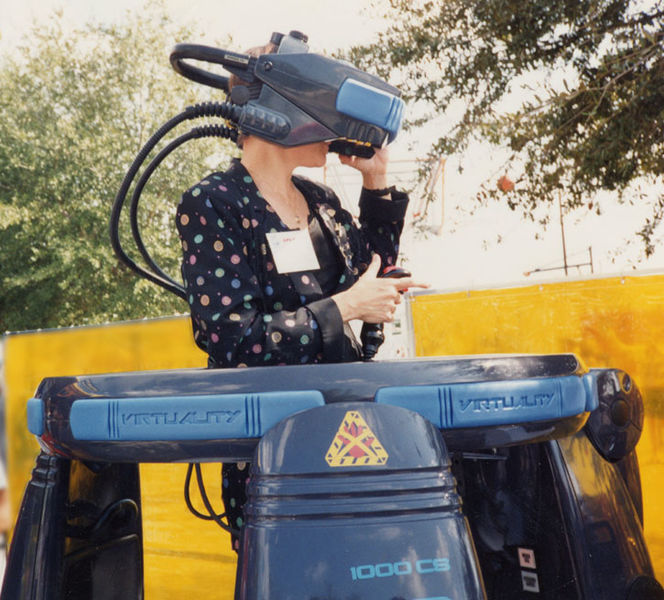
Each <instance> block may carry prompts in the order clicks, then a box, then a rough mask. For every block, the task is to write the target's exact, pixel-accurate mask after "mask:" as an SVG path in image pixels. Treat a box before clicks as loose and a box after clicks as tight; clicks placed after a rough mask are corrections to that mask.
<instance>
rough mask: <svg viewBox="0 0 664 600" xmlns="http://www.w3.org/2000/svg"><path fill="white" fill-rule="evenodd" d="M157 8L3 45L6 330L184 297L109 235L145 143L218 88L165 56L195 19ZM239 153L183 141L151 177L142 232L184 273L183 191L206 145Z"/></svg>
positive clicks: (145, 313) (54, 22)
mask: <svg viewBox="0 0 664 600" xmlns="http://www.w3.org/2000/svg"><path fill="white" fill-rule="evenodd" d="M155 10H156V11H157V12H158V11H159V7H158V5H157V6H156V8H155V7H152V8H150V9H148V10H144V11H142V12H141V14H139V13H134V14H129V15H127V19H126V20H125V21H124V23H125V24H123V25H122V26H114V27H98V26H95V27H92V26H90V27H88V28H86V29H84V30H81V31H76V32H74V33H72V34H70V33H68V34H67V35H66V36H65V35H64V34H63V33H62V26H61V25H62V24H61V20H60V19H61V17H59V16H58V15H57V14H56V15H55V16H54V17H53V18H52V19H51V21H50V22H49V24H48V25H47V26H45V27H42V28H40V29H38V30H35V31H33V33H32V35H31V36H30V40H29V44H27V45H26V46H25V47H23V48H22V49H20V51H19V52H18V53H17V54H16V55H15V56H5V57H3V58H2V62H1V63H0V139H2V144H0V173H1V174H2V177H0V330H1V331H4V330H25V329H35V328H46V327H56V326H68V325H75V324H85V323H100V322H105V321H111V320H117V319H133V318H143V317H149V316H157V315H162V314H173V313H174V312H177V311H181V310H186V304H185V303H184V302H182V301H181V300H180V299H178V298H176V297H174V296H172V295H170V294H168V293H167V292H163V291H161V290H160V289H159V288H157V287H156V286H152V285H151V286H148V287H147V288H146V286H143V285H142V284H141V283H140V280H139V278H138V277H137V276H136V275H134V274H133V273H130V272H128V271H127V270H126V269H125V268H124V267H122V266H121V265H119V263H118V261H117V259H116V258H115V256H114V255H113V253H112V250H111V247H110V242H109V236H108V220H109V214H110V208H111V205H112V203H113V199H114V197H115V194H116V192H117V190H118V188H119V187H120V184H121V182H122V179H123V177H124V174H125V171H126V169H127V168H128V166H129V164H130V163H131V161H132V160H133V158H134V156H135V155H136V153H137V152H138V150H139V149H140V147H141V146H142V144H143V143H144V142H145V141H146V140H147V139H148V137H149V136H150V135H152V133H154V131H155V130H156V129H157V128H158V127H159V126H160V125H161V124H162V123H163V122H164V121H166V120H167V119H168V118H170V117H171V116H173V115H174V114H176V113H178V112H180V111H181V110H182V109H183V108H184V107H185V106H187V105H188V104H192V103H194V102H197V101H202V100H207V99H209V93H208V92H207V90H205V89H204V88H202V87H198V86H195V84H192V83H191V82H187V81H186V80H185V79H183V78H182V77H180V76H178V75H177V74H175V72H173V71H172V69H171V67H170V64H169V61H168V53H169V50H170V48H171V47H172V45H173V44H174V43H176V42H178V41H183V40H186V39H190V36H191V35H192V34H191V32H189V31H187V30H185V29H182V28H180V27H178V26H176V25H174V24H173V23H172V22H170V21H169V20H168V19H166V18H164V17H163V16H162V15H161V13H158V14H157V15H155V14H154V11H155ZM194 93H198V94H199V97H198V98H195V97H194ZM203 94H204V95H203ZM177 133H184V130H183V131H178V132H177ZM230 152H232V147H231V146H230V145H229V144H228V143H225V142H210V141H198V142H195V143H190V144H186V145H185V146H184V148H182V149H180V150H178V151H177V152H176V153H174V155H173V156H172V160H171V161H170V163H169V164H167V165H165V166H164V168H162V169H159V170H158V171H157V172H156V174H155V176H154V177H153V181H151V183H150V185H148V187H147V188H146V190H145V194H144V196H143V200H142V207H141V210H140V211H139V219H140V221H141V223H142V226H143V229H142V231H143V236H144V241H145V243H146V245H147V247H148V249H149V250H150V251H151V252H153V253H154V256H155V259H156V260H157V262H158V263H159V264H160V265H161V266H162V267H163V268H164V269H165V270H167V271H169V272H170V273H172V275H173V277H174V278H178V265H179V257H180V248H179V243H178V241H177V239H176V234H175V227H174V225H173V215H174V212H175V206H176V204H177V202H178V200H179V197H180V194H181V193H182V191H183V190H185V189H186V188H187V187H189V186H190V185H191V184H192V183H193V182H195V181H197V180H198V179H199V178H201V177H203V176H204V175H205V174H206V173H207V171H208V170H209V164H208V165H206V157H208V156H209V155H211V154H213V153H214V154H221V155H222V157H224V156H228V155H229V153H230Z"/></svg>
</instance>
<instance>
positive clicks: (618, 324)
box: [408, 275, 664, 580]
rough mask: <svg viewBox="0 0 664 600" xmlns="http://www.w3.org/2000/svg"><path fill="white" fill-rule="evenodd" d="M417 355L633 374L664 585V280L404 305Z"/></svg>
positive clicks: (607, 281)
mask: <svg viewBox="0 0 664 600" xmlns="http://www.w3.org/2000/svg"><path fill="white" fill-rule="evenodd" d="M408 302H409V308H410V317H411V318H412V330H413V331H412V334H413V335H414V342H413V343H414V348H415V354H416V355H417V356H438V355H463V354H493V353H542V354H546V353H560V352H572V353H574V354H576V355H577V356H578V357H579V358H581V360H582V361H583V362H584V363H585V364H586V365H587V366H588V367H615V368H620V369H623V370H624V371H627V372H628V373H629V374H630V375H632V376H633V378H634V380H635V381H636V383H637V384H638V385H639V387H640V389H641V391H642V393H643V395H644V400H645V406H646V420H645V425H644V431H643V435H642V437H641V441H640V442H639V446H638V448H637V453H638V456H639V462H640V465H641V477H642V481H643V491H644V512H645V532H646V539H647V541H648V546H649V549H650V554H651V557H652V559H653V563H654V566H655V571H656V572H657V576H658V579H660V580H664V515H663V514H662V512H661V510H660V501H661V499H662V490H663V489H664V444H663V443H662V442H664V430H663V429H662V427H663V425H664V318H662V312H663V308H664V307H663V304H664V275H649V276H640V277H611V278H601V279H600V278H598V279H590V280H585V281H567V282H561V283H550V284H541V285H531V286H524V287H513V288H505V289H494V290H475V291H465V292H457V293H421V294H413V295H412V296H409V299H408Z"/></svg>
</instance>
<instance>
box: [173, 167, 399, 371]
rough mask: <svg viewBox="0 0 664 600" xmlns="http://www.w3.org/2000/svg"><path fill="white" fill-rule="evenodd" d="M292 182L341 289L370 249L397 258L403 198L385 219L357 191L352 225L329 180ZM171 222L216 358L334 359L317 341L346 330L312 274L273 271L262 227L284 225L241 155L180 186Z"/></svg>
mask: <svg viewBox="0 0 664 600" xmlns="http://www.w3.org/2000/svg"><path fill="white" fill-rule="evenodd" d="M293 181H294V183H295V184H296V185H297V186H298V188H299V189H300V190H301V191H302V193H303V194H304V196H305V198H306V199H307V201H308V202H309V204H310V207H311V210H312V213H313V214H314V215H316V216H317V217H318V219H319V222H320V223H321V228H322V229H323V230H324V231H326V232H327V234H329V236H328V237H329V239H330V240H331V241H332V242H333V243H334V246H335V247H336V254H337V256H338V259H339V264H340V271H341V276H340V278H339V284H338V288H337V290H338V291H342V290H343V289H347V288H348V287H350V286H351V285H352V284H353V283H354V282H355V281H356V280H357V277H358V276H359V275H360V274H361V273H362V272H364V270H365V269H366V267H367V265H368V263H369V262H370V260H371V255H372V253H373V252H377V253H378V254H380V255H381V257H382V258H383V262H384V264H394V262H395V260H396V248H397V243H398V240H399V236H400V233H401V228H402V226H403V215H404V214H405V208H406V204H405V202H404V203H403V207H402V209H400V210H399V211H396V210H393V211H392V212H394V213H395V214H396V216H397V217H398V218H395V219H393V222H391V221H390V222H388V221H386V220H385V218H384V214H385V212H386V211H385V210H383V209H381V210H378V209H375V210H373V209H371V208H369V210H366V209H365V208H363V204H362V203H363V199H362V198H361V200H360V217H359V224H358V223H356V222H355V221H354V219H353V217H352V216H351V215H350V214H349V213H348V212H347V211H345V210H344V209H343V208H342V207H341V204H340V202H339V200H338V198H337V197H336V195H335V194H334V193H333V192H332V191H331V190H329V189H328V188H325V187H323V186H319V185H317V184H314V183H313V182H311V181H309V180H306V179H304V178H302V177H294V179H293ZM385 202H388V203H389V201H385ZM365 204H366V205H367V206H369V207H370V205H369V204H367V203H366V202H365ZM397 213H398V214H397ZM176 226H177V228H178V232H179V234H180V238H181V244H182V251H183V260H182V275H183V279H184V281H185V282H186V290H187V297H188V299H189V305H190V310H191V315H192V321H193V325H194V336H195V340H196V342H197V344H198V345H199V346H200V347H201V348H203V349H204V350H205V351H206V352H208V353H209V354H210V356H211V357H212V358H213V360H214V363H215V364H217V365H218V366H221V367H233V366H239V365H247V366H254V365H263V364H300V363H315V362H329V361H334V360H340V358H339V357H337V356H336V355H335V353H334V352H333V348H332V346H331V344H330V343H329V342H324V340H331V339H335V338H336V339H342V338H343V323H342V321H341V318H340V316H339V313H338V309H337V308H336V305H335V304H334V301H332V300H330V299H329V298H325V297H323V294H322V291H321V288H320V284H319V282H318V279H317V277H316V272H311V271H306V272H300V273H290V274H288V273H286V274H284V273H278V271H277V269H276V268H275V266H274V259H273V257H272V252H271V250H270V246H269V243H268V241H267V237H266V233H267V232H269V231H286V230H287V227H286V226H285V225H284V224H283V223H282V222H281V220H280V218H279V216H278V215H277V213H276V212H275V211H274V210H273V209H272V208H271V207H270V206H269V204H268V203H267V202H266V200H265V199H264V198H263V197H262V196H261V195H260V193H259V191H258V189H257V187H256V185H255V183H254V181H253V179H252V178H251V175H250V174H249V173H248V172H247V170H246V169H245V168H244V167H243V166H242V164H241V163H240V162H239V161H235V162H234V163H233V164H232V165H231V166H230V168H229V169H228V170H227V171H226V172H224V173H214V174H212V175H210V176H209V177H207V178H206V179H204V180H203V181H201V182H200V183H198V184H196V185H195V186H193V187H192V188H191V189H190V190H188V191H187V192H185V194H184V195H183V197H182V202H181V203H180V204H179V205H178V211H177V216H176Z"/></svg>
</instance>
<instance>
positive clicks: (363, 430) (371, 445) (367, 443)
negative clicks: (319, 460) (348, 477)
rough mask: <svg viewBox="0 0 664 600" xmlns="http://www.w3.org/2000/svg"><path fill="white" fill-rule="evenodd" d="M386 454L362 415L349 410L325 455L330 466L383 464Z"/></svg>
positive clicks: (385, 460)
mask: <svg viewBox="0 0 664 600" xmlns="http://www.w3.org/2000/svg"><path fill="white" fill-rule="evenodd" d="M387 458H388V454H387V452H385V449H384V448H383V446H382V444H381V443H380V441H378V438H377V437H376V436H375V434H374V432H373V431H371V428H370V427H369V426H368V425H367V423H366V421H365V420H364V419H363V418H362V415H360V413H359V412H358V411H356V410H349V411H348V412H347V413H346V414H345V415H344V419H343V421H342V422H341V425H340V426H339V430H338V431H337V434H336V435H335V436H334V439H333V440H332V444H330V447H329V449H328V451H327V454H326V455H325V460H326V461H327V464H328V465H330V466H331V467H357V466H363V465H370V466H376V465H384V464H385V463H386V462H387Z"/></svg>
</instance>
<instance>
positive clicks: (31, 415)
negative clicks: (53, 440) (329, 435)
mask: <svg viewBox="0 0 664 600" xmlns="http://www.w3.org/2000/svg"><path fill="white" fill-rule="evenodd" d="M27 410H28V431H29V432H30V433H31V434H32V435H37V436H39V435H42V434H43V433H44V402H43V401H42V399H41V398H30V400H28V409H27Z"/></svg>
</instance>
